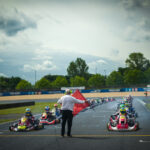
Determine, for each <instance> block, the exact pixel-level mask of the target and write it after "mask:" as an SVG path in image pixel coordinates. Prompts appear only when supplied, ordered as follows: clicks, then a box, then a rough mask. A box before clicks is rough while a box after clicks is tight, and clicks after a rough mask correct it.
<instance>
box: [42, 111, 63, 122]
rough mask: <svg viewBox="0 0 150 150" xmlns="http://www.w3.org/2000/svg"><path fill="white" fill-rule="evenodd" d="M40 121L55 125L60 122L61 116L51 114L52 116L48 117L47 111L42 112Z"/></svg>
mask: <svg viewBox="0 0 150 150" xmlns="http://www.w3.org/2000/svg"><path fill="white" fill-rule="evenodd" d="M40 123H41V124H43V125H53V124H57V123H60V117H58V118H56V117H55V116H51V118H48V117H47V115H46V113H43V114H42V117H41V118H40Z"/></svg>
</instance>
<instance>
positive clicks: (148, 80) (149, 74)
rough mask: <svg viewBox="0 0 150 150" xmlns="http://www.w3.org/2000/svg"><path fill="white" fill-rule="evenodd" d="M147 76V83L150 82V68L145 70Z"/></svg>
mask: <svg viewBox="0 0 150 150" xmlns="http://www.w3.org/2000/svg"><path fill="white" fill-rule="evenodd" d="M144 74H145V77H146V83H147V84H150V68H148V69H147V70H146V71H145V72H144Z"/></svg>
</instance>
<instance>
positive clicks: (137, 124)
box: [136, 122, 139, 130]
mask: <svg viewBox="0 0 150 150" xmlns="http://www.w3.org/2000/svg"><path fill="white" fill-rule="evenodd" d="M136 126H137V128H136V130H139V122H136Z"/></svg>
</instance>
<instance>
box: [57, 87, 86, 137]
mask: <svg viewBox="0 0 150 150" xmlns="http://www.w3.org/2000/svg"><path fill="white" fill-rule="evenodd" d="M70 94H71V91H70V89H67V90H66V95H64V96H62V97H61V98H60V99H59V100H58V101H57V103H59V104H62V106H61V111H62V128H61V136H62V137H64V134H65V125H66V121H67V125H68V131H67V136H68V137H72V135H71V127H72V119H73V114H72V113H73V107H74V104H75V103H85V102H87V101H86V100H85V101H82V100H78V99H76V98H74V97H72V96H71V95H70Z"/></svg>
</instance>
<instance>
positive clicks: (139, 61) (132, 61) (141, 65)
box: [125, 53, 150, 71]
mask: <svg viewBox="0 0 150 150" xmlns="http://www.w3.org/2000/svg"><path fill="white" fill-rule="evenodd" d="M125 62H126V65H127V66H128V67H129V68H130V69H137V70H141V71H145V70H147V69H148V68H149V67H150V61H149V60H147V59H146V58H145V57H144V56H143V54H142V53H131V54H130V55H129V58H128V59H126V61H125Z"/></svg>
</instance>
